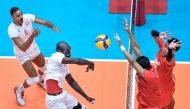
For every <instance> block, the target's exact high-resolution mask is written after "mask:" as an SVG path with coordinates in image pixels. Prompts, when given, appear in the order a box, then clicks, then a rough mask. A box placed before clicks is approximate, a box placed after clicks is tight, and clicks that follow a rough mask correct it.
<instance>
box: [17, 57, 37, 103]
mask: <svg viewBox="0 0 190 109" xmlns="http://www.w3.org/2000/svg"><path fill="white" fill-rule="evenodd" d="M22 67H23V69H24V71H25V72H26V73H27V75H28V76H29V78H27V79H26V80H25V81H24V83H23V85H19V86H17V87H15V88H14V92H15V94H16V100H17V103H18V104H19V105H21V106H23V105H25V100H24V89H25V88H28V87H29V86H31V85H33V84H36V83H38V82H39V77H38V74H37V72H36V70H35V68H34V66H33V65H32V63H31V61H30V60H28V61H26V62H24V63H23V64H22Z"/></svg>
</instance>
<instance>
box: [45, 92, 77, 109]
mask: <svg viewBox="0 0 190 109" xmlns="http://www.w3.org/2000/svg"><path fill="white" fill-rule="evenodd" d="M77 105H78V101H77V99H76V98H74V97H73V96H72V95H70V94H69V93H67V92H66V91H63V92H62V93H61V94H59V95H56V96H54V95H48V94H46V106H47V109H73V107H74V106H77Z"/></svg>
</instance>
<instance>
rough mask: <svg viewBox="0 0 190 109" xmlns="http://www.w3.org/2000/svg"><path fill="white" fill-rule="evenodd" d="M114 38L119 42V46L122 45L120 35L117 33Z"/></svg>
mask: <svg viewBox="0 0 190 109" xmlns="http://www.w3.org/2000/svg"><path fill="white" fill-rule="evenodd" d="M114 38H115V39H116V40H117V41H118V44H119V45H122V42H121V39H120V37H119V34H118V33H115V34H114Z"/></svg>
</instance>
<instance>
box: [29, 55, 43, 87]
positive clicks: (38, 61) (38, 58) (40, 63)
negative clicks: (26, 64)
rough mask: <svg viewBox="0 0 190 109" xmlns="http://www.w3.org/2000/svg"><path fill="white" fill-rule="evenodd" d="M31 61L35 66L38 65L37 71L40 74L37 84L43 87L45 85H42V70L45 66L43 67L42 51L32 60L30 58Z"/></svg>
mask: <svg viewBox="0 0 190 109" xmlns="http://www.w3.org/2000/svg"><path fill="white" fill-rule="evenodd" d="M32 62H33V63H35V64H36V65H37V66H38V73H39V76H40V82H39V85H40V86H41V87H42V88H43V89H45V86H44V84H43V83H44V82H43V81H44V72H45V70H46V67H45V58H44V56H43V54H42V53H40V54H38V55H37V56H36V57H35V58H34V59H33V60H32Z"/></svg>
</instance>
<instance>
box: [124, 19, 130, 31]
mask: <svg viewBox="0 0 190 109" xmlns="http://www.w3.org/2000/svg"><path fill="white" fill-rule="evenodd" d="M123 25H124V26H125V30H126V31H129V30H130V29H129V24H128V21H127V19H126V18H125V17H124V18H123Z"/></svg>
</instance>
